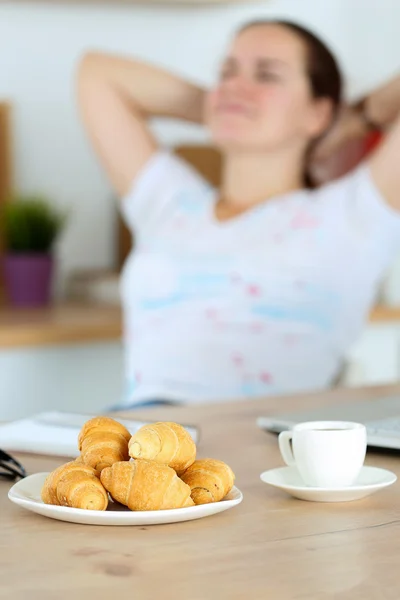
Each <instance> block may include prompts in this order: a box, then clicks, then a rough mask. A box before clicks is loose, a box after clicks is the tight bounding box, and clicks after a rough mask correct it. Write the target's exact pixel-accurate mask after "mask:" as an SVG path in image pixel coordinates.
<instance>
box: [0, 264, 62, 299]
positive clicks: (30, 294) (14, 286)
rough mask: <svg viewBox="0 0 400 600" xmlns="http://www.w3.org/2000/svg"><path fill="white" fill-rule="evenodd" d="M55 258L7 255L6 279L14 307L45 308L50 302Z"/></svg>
mask: <svg viewBox="0 0 400 600" xmlns="http://www.w3.org/2000/svg"><path fill="white" fill-rule="evenodd" d="M52 275H53V257H52V256H49V255H47V254H6V256H5V257H4V277H5V284H6V290H7V292H8V297H9V299H10V302H11V304H12V305H13V306H21V307H30V306H32V307H33V306H45V305H46V304H48V303H49V302H50V298H51V283H52Z"/></svg>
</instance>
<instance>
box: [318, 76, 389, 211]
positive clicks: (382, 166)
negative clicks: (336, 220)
mask: <svg viewBox="0 0 400 600" xmlns="http://www.w3.org/2000/svg"><path fill="white" fill-rule="evenodd" d="M374 129H375V130H380V131H383V132H385V135H384V139H383V141H382V142H381V143H380V145H379V146H378V147H377V149H376V150H375V151H374V152H373V154H372V155H371V157H370V158H369V159H368V162H369V164H370V167H371V172H372V176H373V179H374V181H375V183H376V185H377V186H378V188H379V190H380V191H381V193H382V195H383V196H384V197H385V198H386V200H387V202H388V204H390V205H391V206H392V207H393V208H395V209H396V210H399V211H400V167H399V161H400V76H399V77H396V78H394V79H392V80H391V81H389V82H388V83H387V84H385V85H383V86H382V87H380V88H379V89H377V90H376V91H374V92H373V93H372V94H370V95H369V96H367V97H366V98H364V99H363V100H362V101H359V102H357V103H356V104H354V105H348V106H344V107H343V110H342V112H341V114H340V116H339V118H338V120H337V123H336V124H335V126H334V127H333V128H332V130H331V131H330V132H329V133H328V135H327V136H325V138H324V139H323V140H321V142H320V143H319V145H318V146H317V148H316V152H315V154H314V157H313V171H314V172H315V174H316V177H317V180H320V182H321V183H322V182H323V180H324V173H325V172H326V171H328V172H329V164H330V162H332V161H334V159H335V155H339V154H340V153H342V152H343V151H344V149H345V146H346V145H347V144H349V143H351V142H352V141H354V140H357V139H361V138H364V137H365V136H366V135H367V134H368V133H369V132H371V131H372V130H374Z"/></svg>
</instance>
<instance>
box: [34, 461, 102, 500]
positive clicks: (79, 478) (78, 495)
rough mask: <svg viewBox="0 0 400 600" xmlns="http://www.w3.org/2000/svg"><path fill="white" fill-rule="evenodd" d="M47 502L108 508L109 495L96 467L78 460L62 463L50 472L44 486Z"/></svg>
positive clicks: (43, 494) (44, 498)
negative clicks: (93, 467)
mask: <svg viewBox="0 0 400 600" xmlns="http://www.w3.org/2000/svg"><path fill="white" fill-rule="evenodd" d="M41 496H42V500H43V502H44V503H45V504H54V505H56V506H69V507H71V508H84V509H87V510H106V508H107V506H108V495H107V492H106V490H105V489H104V487H103V486H102V484H101V483H100V481H99V478H98V475H97V473H96V471H95V470H94V469H92V468H91V467H88V466H87V465H84V464H82V463H81V462H80V461H79V459H78V460H77V461H72V462H68V463H66V464H65V465H61V467H58V468H57V469H56V470H55V471H53V472H52V473H50V474H49V475H48V476H47V477H46V480H45V482H44V485H43V488H42V493H41Z"/></svg>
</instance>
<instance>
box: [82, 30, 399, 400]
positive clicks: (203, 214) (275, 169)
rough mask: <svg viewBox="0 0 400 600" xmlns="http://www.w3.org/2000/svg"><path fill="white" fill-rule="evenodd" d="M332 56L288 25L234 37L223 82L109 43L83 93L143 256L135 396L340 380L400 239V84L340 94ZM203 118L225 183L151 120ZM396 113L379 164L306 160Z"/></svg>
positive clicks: (238, 394) (131, 393) (134, 337)
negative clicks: (315, 165) (323, 169)
mask: <svg viewBox="0 0 400 600" xmlns="http://www.w3.org/2000/svg"><path fill="white" fill-rule="evenodd" d="M341 91H342V82H341V76H340V72H339V69H338V66H337V63H336V61H335V59H334V57H333V56H332V54H331V52H330V51H329V49H328V48H327V47H326V46H325V45H324V44H323V43H322V42H321V41H320V40H319V39H318V38H317V37H315V35H313V34H312V33H311V32H309V31H307V30H305V29H304V28H302V27H300V26H298V25H295V24H293V23H289V22H269V21H266V22H255V23H250V24H248V25H246V26H244V27H243V28H242V29H241V30H240V31H239V32H238V33H237V35H236V36H235V37H234V39H233V41H232V43H231V46H230V49H229V52H228V54H227V56H226V58H225V60H224V62H223V64H222V68H221V70H220V74H219V77H218V80H217V82H216V84H215V86H214V87H213V89H212V90H210V91H207V90H204V89H201V88H199V87H197V86H195V85H193V84H191V83H189V82H186V81H183V80H182V79H180V78H179V77H176V76H174V75H172V74H169V73H167V72H165V71H163V70H160V69H158V68H156V67H154V66H151V65H148V64H144V63H142V62H138V61H135V60H128V59H125V58H120V57H116V56H109V55H105V54H101V53H89V54H87V55H86V56H85V57H84V58H83V60H82V62H81V65H80V69H79V76H78V92H79V100H80V106H81V111H82V115H83V119H84V121H85V124H86V128H87V131H88V133H89V136H90V137H91V139H92V142H93V145H94V148H95V150H96V152H97V154H98V156H99V157H100V159H101V161H102V164H103V165H104V168H105V170H106V172H107V173H108V175H109V178H110V180H111V182H112V184H113V185H114V187H115V189H116V191H117V192H118V193H119V195H120V196H121V197H122V200H121V208H122V211H123V214H124V216H125V220H126V223H127V224H128V226H129V227H130V228H131V230H132V231H133V232H134V234H135V240H136V244H135V250H134V251H133V252H132V254H131V256H130V257H129V258H128V260H127V262H126V264H125V267H124V270H123V275H122V297H123V307H124V323H125V335H124V339H125V348H126V377H127V396H126V406H135V405H136V404H138V403H140V402H143V401H151V400H153V401H154V400H161V401H173V402H198V401H203V400H207V401H210V400H214V399H215V400H228V399H233V398H244V397H246V398H249V397H263V396H267V395H269V394H282V393H289V392H290V393H291V392H298V391H305V390H317V389H321V388H325V387H327V386H329V385H330V384H331V382H332V381H333V380H334V378H335V377H336V376H337V374H338V372H339V371H340V369H341V367H342V364H343V360H344V357H345V355H346V351H347V350H348V348H349V346H350V345H351V344H352V343H353V342H354V340H355V339H356V338H357V336H358V335H359V334H360V332H361V330H362V327H363V325H364V323H365V320H366V318H367V315H368V312H369V310H370V308H371V305H372V303H373V301H374V298H375V295H376V292H377V287H378V285H379V283H380V281H381V279H382V276H383V275H384V273H385V270H386V269H387V267H388V265H389V263H390V261H391V260H392V259H393V258H394V255H395V252H396V250H397V249H399V247H400V214H399V213H398V210H400V169H399V168H398V164H397V163H398V156H399V155H400V120H399V117H398V114H399V111H400V84H399V81H398V80H396V81H394V82H392V83H391V84H390V85H388V86H386V87H385V88H383V89H381V90H379V91H378V92H377V93H376V94H373V95H372V96H371V97H370V98H369V99H367V101H366V102H364V103H363V104H362V105H359V106H358V107H357V108H353V109H345V108H344V107H342V105H341ZM155 116H162V117H173V118H180V119H183V120H186V121H193V122H196V123H204V124H205V126H206V127H207V128H208V130H209V132H210V134H211V138H212V141H213V144H214V145H215V146H216V147H217V148H219V149H220V151H221V152H222V154H223V172H222V183H221V186H220V189H213V188H212V187H211V186H210V185H209V184H207V183H206V181H205V180H203V179H202V177H201V176H200V175H199V174H198V173H197V172H195V171H194V170H193V169H192V168H191V167H190V166H189V165H188V164H185V163H184V162H183V161H182V160H180V159H179V158H177V157H176V156H174V155H173V154H171V153H170V152H169V151H168V150H165V149H162V148H160V147H159V144H158V143H157V141H156V140H155V139H154V137H153V135H152V134H151V132H150V131H149V128H148V121H149V119H151V118H152V117H155ZM372 123H373V126H374V127H375V126H377V127H380V128H381V127H384V126H386V125H388V124H389V123H393V128H392V130H391V132H390V133H389V134H388V135H387V137H386V139H385V140H384V141H383V143H381V144H380V146H379V147H378V149H376V150H375V151H374V153H373V154H372V155H371V156H370V158H369V159H368V161H367V162H365V163H364V164H362V165H361V166H360V167H358V168H357V169H356V170H354V171H353V172H351V173H350V174H347V175H346V176H345V177H343V178H341V179H338V180H336V181H335V182H332V183H330V184H327V185H324V186H321V187H319V188H314V186H313V185H312V177H311V170H310V166H311V165H310V158H311V156H312V153H313V151H314V150H315V147H316V144H317V143H318V142H320V143H321V147H320V153H321V155H323V154H324V152H325V153H328V154H329V152H330V151H331V150H332V149H334V148H335V147H336V145H337V143H338V141H341V140H342V139H343V138H346V137H348V136H350V137H351V136H358V135H362V134H364V133H365V132H367V131H368V130H369V129H370V128H371V127H372Z"/></svg>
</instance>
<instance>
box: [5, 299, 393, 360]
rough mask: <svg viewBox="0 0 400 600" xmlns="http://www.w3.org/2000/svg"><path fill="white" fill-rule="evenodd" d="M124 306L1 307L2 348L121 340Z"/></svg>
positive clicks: (389, 312) (379, 312)
mask: <svg viewBox="0 0 400 600" xmlns="http://www.w3.org/2000/svg"><path fill="white" fill-rule="evenodd" d="M370 322H371V323H373V324H374V325H376V324H377V323H391V322H392V323H395V322H399V323H400V307H399V308H391V307H386V306H376V307H375V308H374V309H373V310H372V312H371V316H370ZM121 335H122V315H121V310H120V308H117V307H112V306H104V305H99V304H85V303H79V304H78V303H73V304H71V303H68V304H61V305H56V306H53V307H51V308H45V309H31V310H21V309H13V308H7V307H3V308H0V349H3V350H4V349H6V348H21V347H38V346H48V345H63V344H78V343H92V342H101V341H110V340H111V341H113V340H114V341H117V340H119V339H120V338H121Z"/></svg>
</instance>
